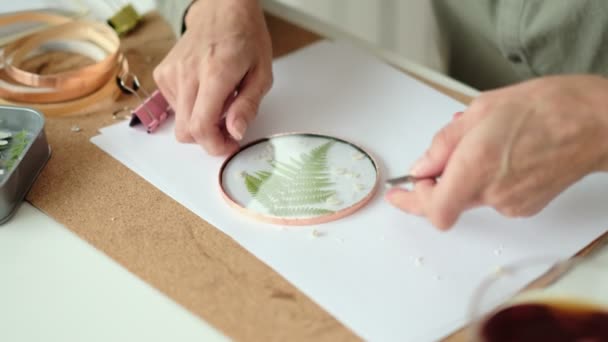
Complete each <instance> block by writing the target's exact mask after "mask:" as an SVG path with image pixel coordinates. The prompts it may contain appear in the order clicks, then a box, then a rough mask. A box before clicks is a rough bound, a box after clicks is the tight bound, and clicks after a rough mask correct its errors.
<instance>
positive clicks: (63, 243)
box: [0, 0, 608, 341]
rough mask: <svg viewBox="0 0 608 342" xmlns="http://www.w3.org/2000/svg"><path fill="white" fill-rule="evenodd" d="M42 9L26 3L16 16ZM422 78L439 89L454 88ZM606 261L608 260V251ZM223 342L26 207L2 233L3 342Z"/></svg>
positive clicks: (0, 317)
mask: <svg viewBox="0 0 608 342" xmlns="http://www.w3.org/2000/svg"><path fill="white" fill-rule="evenodd" d="M37 2H40V1H24V2H20V5H18V7H17V8H16V9H23V8H27V7H29V6H28V4H30V5H31V4H34V3H37ZM136 2H137V1H136ZM141 2H146V3H147V2H148V1H146V0H142V1H141ZM11 4H15V3H9V2H3V4H1V5H0V9H2V8H3V7H6V6H8V8H11V9H12V7H11ZM13 7H14V6H13ZM31 7H34V6H31ZM0 12H2V11H0ZM275 14H277V13H275ZM310 22H312V23H314V24H316V20H312V21H310ZM300 23H303V22H302V21H300ZM388 59H390V58H388ZM409 69H410V70H412V68H409ZM413 71H418V70H417V69H416V68H414V70H413ZM423 71H424V72H420V74H423V75H424V76H426V77H429V75H430V76H431V77H430V78H432V79H433V80H434V81H435V82H437V83H440V84H441V83H443V84H444V85H447V86H454V85H455V84H456V82H454V81H453V80H449V79H446V78H445V77H444V76H443V75H441V74H439V73H435V74H429V72H428V71H427V70H423ZM602 254H603V258H604V259H608V248H605V249H604V251H603V252H602ZM578 276H579V277H580V281H586V279H588V277H589V275H580V274H579V275H578ZM224 339H225V338H224V337H222V336H221V335H220V334H219V333H218V332H216V331H215V330H214V329H213V328H211V327H209V326H208V325H207V324H206V323H204V322H203V321H201V320H200V319H199V318H198V317H195V316H194V315H192V314H190V313H189V312H187V311H186V310H184V309H183V308H181V307H180V306H178V305H176V304H175V303H173V302H172V301H171V300H169V299H168V298H166V297H165V296H164V295H163V294H162V293H159V292H158V291H156V290H155V289H153V288H151V287H150V286H149V285H148V284H146V283H145V282H143V281H141V280H140V279H138V278H136V277H135V276H133V275H132V274H130V273H129V272H128V271H127V270H125V269H124V268H122V267H121V266H120V265H118V264H117V263H115V262H114V261H112V260H111V259H110V258H108V257H107V256H105V255H103V254H102V253H100V252H99V251H98V250H96V249H95V248H94V247H92V246H91V245H89V244H87V243H86V242H84V241H82V240H81V239H79V238H78V237H76V236H75V235H74V234H72V233H71V232H70V231H69V230H67V229H66V228H65V227H63V226H61V225H60V224H58V223H56V222H55V221H54V220H53V219H51V218H49V217H48V216H46V215H45V214H44V213H41V212H40V211H38V210H37V209H35V208H33V207H32V206H31V205H29V204H28V203H24V204H23V206H22V207H21V208H20V209H19V211H18V213H17V215H16V216H15V217H14V218H13V219H12V220H11V221H10V222H8V223H7V224H5V225H3V226H0V340H2V341H41V340H45V341H108V340H147V341H167V340H180V341H188V340H198V341H200V340H204V341H213V340H224Z"/></svg>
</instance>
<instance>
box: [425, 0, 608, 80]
mask: <svg viewBox="0 0 608 342" xmlns="http://www.w3.org/2000/svg"><path fill="white" fill-rule="evenodd" d="M433 4H434V7H435V11H436V13H437V17H438V21H439V23H440V26H441V27H442V30H443V32H445V34H447V35H448V37H449V39H448V42H449V43H448V44H449V55H450V59H449V72H450V74H451V75H452V76H453V77H455V78H457V79H459V80H462V81H463V82H465V83H468V84H470V85H472V86H473V87H475V88H478V89H489V88H495V87H499V86H504V85H507V84H510V83H513V82H517V81H522V80H526V79H530V78H533V77H538V76H543V75H552V74H569V73H594V74H601V75H608V1H606V0H435V1H434V3H433Z"/></svg>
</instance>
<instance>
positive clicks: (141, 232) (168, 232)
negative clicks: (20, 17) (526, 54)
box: [27, 13, 470, 341]
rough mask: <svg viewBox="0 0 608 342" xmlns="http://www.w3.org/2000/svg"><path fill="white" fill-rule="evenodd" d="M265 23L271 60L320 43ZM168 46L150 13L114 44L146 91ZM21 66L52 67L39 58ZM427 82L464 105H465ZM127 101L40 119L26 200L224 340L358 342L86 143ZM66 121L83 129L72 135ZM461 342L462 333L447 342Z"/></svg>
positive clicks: (278, 23)
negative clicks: (42, 153)
mask: <svg viewBox="0 0 608 342" xmlns="http://www.w3.org/2000/svg"><path fill="white" fill-rule="evenodd" d="M268 25H269V29H270V31H271V34H272V40H273V47H274V55H275V57H276V56H281V55H283V54H286V53H288V52H290V51H293V50H295V49H297V48H299V47H302V46H304V45H307V44H309V43H311V42H313V41H316V40H318V39H319V38H320V37H319V36H317V35H316V34H313V33H311V32H309V31H306V30H303V29H300V28H298V27H296V26H294V25H292V24H289V23H287V22H285V21H283V20H280V19H278V18H276V17H273V16H270V15H269V16H268ZM174 41H175V37H174V36H173V34H172V33H171V30H170V28H169V27H168V25H167V24H166V23H165V22H164V21H163V20H162V19H161V18H160V17H159V15H158V14H155V13H151V14H148V15H146V16H145V20H144V22H143V24H142V25H141V26H140V27H139V28H138V29H137V30H136V31H135V32H133V33H132V34H130V35H129V36H127V37H126V38H124V39H123V50H124V52H125V53H126V55H127V57H128V59H129V62H130V65H131V66H132V70H133V71H134V73H135V74H137V75H138V76H139V78H140V79H141V80H142V83H143V85H144V87H145V88H146V89H150V90H151V89H153V88H154V83H153V81H152V77H151V75H152V70H153V68H154V66H155V65H157V64H158V63H159V62H160V61H161V60H162V58H163V56H164V55H165V53H166V52H167V51H168V50H169V49H170V48H171V46H172V44H173V43H174ZM81 62H82V61H81V60H78V61H77V62H75V64H77V63H81ZM63 67H65V63H63ZM30 68H36V69H38V70H39V71H42V72H51V71H54V69H53V65H52V64H49V63H45V62H44V61H40V60H38V61H33V62H32V64H31V65H30ZM431 85H432V86H434V87H436V88H437V89H439V90H441V91H443V92H445V93H446V94H449V95H450V96H453V97H455V98H457V99H459V100H461V101H463V102H465V103H466V102H468V101H469V100H470V98H469V97H467V96H465V95H462V94H459V93H456V92H454V91H452V90H450V89H448V88H446V87H443V86H440V85H438V84H431ZM135 104H136V99H134V98H130V97H122V98H121V99H119V101H118V102H117V103H109V104H108V105H107V106H106V107H105V108H104V109H103V110H99V111H96V112H92V113H85V114H83V115H79V116H72V117H65V118H51V119H48V121H47V126H46V132H47V135H48V139H49V143H50V144H51V146H52V148H53V155H52V158H51V160H50V161H49V163H48V165H47V166H46V167H45V169H44V171H43V172H42V173H41V175H40V177H39V178H38V180H37V182H36V183H35V185H34V186H33V188H32V190H31V192H30V193H29V195H28V196H27V200H28V201H29V202H31V203H32V204H33V205H34V206H35V207H37V208H39V209H40V210H42V211H43V212H45V213H46V214H48V215H49V216H51V217H52V218H54V219H55V220H57V221H58V222H59V223H61V224H63V225H65V226H66V227H67V228H68V229H69V230H71V231H72V232H73V233H75V234H76V235H77V236H78V237H80V238H81V239H83V240H85V241H87V242H88V243H90V244H91V245H93V246H94V247H95V248H97V249H99V250H100V251H101V252H103V253H104V254H105V255H107V256H109V257H110V258H112V259H113V260H115V261H116V262H117V263H119V264H120V265H122V266H123V267H124V268H126V269H127V270H128V271H130V272H131V273H132V274H134V275H136V276H137V277H138V278H140V279H141V280H143V281H144V282H146V283H147V284H150V285H151V286H152V287H154V288H156V289H158V290H159V291H160V292H162V293H163V294H165V295H166V296H168V297H169V298H171V299H172V300H173V301H175V302H176V303H178V304H179V305H181V306H182V307H183V308H185V309H187V310H188V311H190V312H191V313H193V314H194V315H195V316H198V317H200V318H202V319H203V320H204V321H206V322H208V323H209V324H210V325H212V326H213V327H215V328H217V329H219V330H220V331H221V332H223V333H224V334H226V335H227V336H228V337H230V338H234V339H237V340H248V341H250V340H263V341H282V340H290V341H298V340H302V341H308V340H315V341H345V340H357V339H358V337H357V336H355V335H354V334H353V333H352V332H351V331H349V330H348V329H347V328H345V327H344V326H343V325H342V324H341V323H340V322H338V321H337V320H335V319H334V318H333V317H332V316H330V315H329V314H328V313H326V312H325V311H324V310H323V309H322V308H320V307H319V306H318V305H317V304H315V303H314V302H313V301H312V300H310V299H309V298H307V297H306V296H304V295H303V294H302V293H301V292H300V291H298V289H297V288H295V287H294V286H293V285H291V284H290V283H288V282H287V281H286V280H284V279H283V278H282V277H281V276H279V275H278V274H277V273H275V272H274V271H273V270H271V269H270V268H269V267H268V266H266V265H265V264H264V263H262V262H261V261H260V260H258V259H256V258H255V257H254V256H252V255H251V254H250V253H249V252H247V251H246V250H244V249H243V248H241V247H240V246H239V245H238V244H237V243H235V242H234V241H233V240H232V239H231V238H229V237H228V236H226V235H224V234H223V233H222V232H220V231H219V230H217V229H215V228H214V227H212V226H211V225H209V224H208V223H206V222H205V221H204V220H202V219H200V218H199V217H198V216H196V215H195V214H193V213H192V212H190V211H188V210H187V209H186V208H184V207H183V206H181V205H180V204H178V203H177V202H175V201H174V200H172V199H171V198H169V197H168V196H166V195H164V194H163V193H162V192H161V191H160V190H158V189H156V188H155V187H153V186H152V185H151V184H149V183H147V182H146V181H145V180H143V179H142V178H140V177H139V176H138V175H137V174H135V173H133V172H132V171H130V170H129V169H127V168H126V167H125V166H123V165H122V164H120V163H119V162H118V161H116V160H114V159H113V158H111V157H110V156H108V155H107V154H105V153H104V152H102V151H101V150H100V149H98V148H97V147H95V146H94V145H93V144H91V143H90V142H89V139H90V138H91V137H92V136H94V135H96V134H97V130H98V129H99V128H101V127H104V126H107V125H110V124H112V123H114V122H115V121H114V120H113V117H112V114H111V113H112V112H113V111H114V110H115V109H117V108H122V107H124V106H133V105H135ZM74 125H78V126H79V127H80V128H81V129H82V130H81V131H80V132H72V130H71V128H72V126H74ZM124 148H129V146H125V147H124ZM208 191H215V189H209V190H208ZM75 257H76V256H75ZM74 281H77V280H74ZM116 309H117V310H119V309H120V308H119V307H118V306H117V308H116ZM462 339H463V337H462V335H461V336H460V337H458V336H456V337H453V338H452V339H450V340H452V341H459V340H462Z"/></svg>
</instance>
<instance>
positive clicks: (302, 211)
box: [271, 207, 333, 217]
mask: <svg viewBox="0 0 608 342" xmlns="http://www.w3.org/2000/svg"><path fill="white" fill-rule="evenodd" d="M271 212H272V214H273V215H275V216H281V217H299V216H321V215H327V214H332V213H333V211H332V210H327V209H322V208H311V207H284V208H274V210H272V211H271Z"/></svg>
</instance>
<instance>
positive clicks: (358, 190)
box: [354, 183, 365, 192]
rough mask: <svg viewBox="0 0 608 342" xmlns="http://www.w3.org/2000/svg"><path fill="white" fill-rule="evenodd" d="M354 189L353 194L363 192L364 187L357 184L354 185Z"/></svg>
mask: <svg viewBox="0 0 608 342" xmlns="http://www.w3.org/2000/svg"><path fill="white" fill-rule="evenodd" d="M354 188H355V192H361V191H363V190H365V185H364V184H360V183H358V184H355V185H354Z"/></svg>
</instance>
